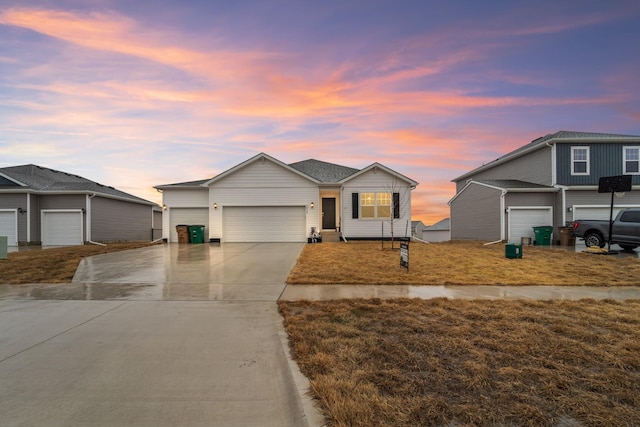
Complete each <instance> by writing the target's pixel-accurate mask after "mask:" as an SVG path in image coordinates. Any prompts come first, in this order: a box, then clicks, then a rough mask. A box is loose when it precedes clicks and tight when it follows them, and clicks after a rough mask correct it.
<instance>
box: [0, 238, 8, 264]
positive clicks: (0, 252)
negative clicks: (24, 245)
mask: <svg viewBox="0 0 640 427" xmlns="http://www.w3.org/2000/svg"><path fill="white" fill-rule="evenodd" d="M7 239H8V238H7V236H0V259H7V251H8V249H7Z"/></svg>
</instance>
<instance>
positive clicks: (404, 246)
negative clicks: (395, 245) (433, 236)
mask: <svg viewBox="0 0 640 427" xmlns="http://www.w3.org/2000/svg"><path fill="white" fill-rule="evenodd" d="M400 267H404V268H406V269H407V273H408V272H409V243H408V242H402V243H400Z"/></svg>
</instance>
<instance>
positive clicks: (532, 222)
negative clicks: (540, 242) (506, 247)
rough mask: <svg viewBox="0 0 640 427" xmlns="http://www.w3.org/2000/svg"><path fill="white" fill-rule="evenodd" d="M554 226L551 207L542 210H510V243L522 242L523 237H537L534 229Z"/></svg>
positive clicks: (532, 238)
mask: <svg viewBox="0 0 640 427" xmlns="http://www.w3.org/2000/svg"><path fill="white" fill-rule="evenodd" d="M550 225H553V214H552V209H551V207H541V208H523V209H518V208H509V241H510V242H516V243H517V242H520V239H521V238H522V237H531V241H532V242H533V240H534V238H535V236H534V233H533V227H540V226H550Z"/></svg>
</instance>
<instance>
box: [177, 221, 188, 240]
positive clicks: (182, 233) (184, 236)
mask: <svg viewBox="0 0 640 427" xmlns="http://www.w3.org/2000/svg"><path fill="white" fill-rule="evenodd" d="M176 231H177V232H178V243H189V226H188V225H176Z"/></svg>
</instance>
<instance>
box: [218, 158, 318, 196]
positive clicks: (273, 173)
mask: <svg viewBox="0 0 640 427" xmlns="http://www.w3.org/2000/svg"><path fill="white" fill-rule="evenodd" d="M212 186H214V187H215V188H217V189H219V188H296V187H303V188H308V187H309V186H316V185H315V184H314V183H313V182H312V181H310V180H309V179H307V178H304V177H302V176H300V175H298V174H297V173H296V172H293V171H291V170H288V169H285V168H284V167H283V166H282V165H280V164H277V163H274V162H272V161H271V160H268V159H265V161H264V162H262V161H260V160H258V161H254V162H253V163H250V164H248V165H246V166H244V167H243V168H241V169H238V170H237V171H235V172H233V173H231V174H229V175H228V176H226V177H223V178H221V179H219V180H218V181H216V182H215V183H214V184H212Z"/></svg>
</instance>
